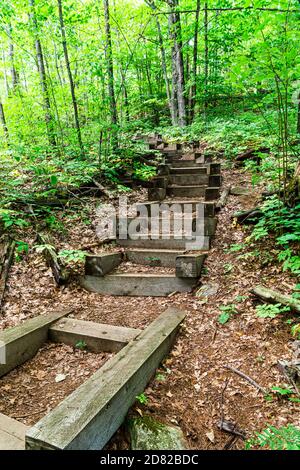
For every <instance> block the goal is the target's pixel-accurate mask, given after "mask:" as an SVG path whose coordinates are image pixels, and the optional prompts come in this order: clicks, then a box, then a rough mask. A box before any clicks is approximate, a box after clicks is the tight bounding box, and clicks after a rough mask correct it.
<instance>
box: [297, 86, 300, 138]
mask: <svg viewBox="0 0 300 470" xmlns="http://www.w3.org/2000/svg"><path fill="white" fill-rule="evenodd" d="M297 134H300V93H299V94H298V113H297Z"/></svg>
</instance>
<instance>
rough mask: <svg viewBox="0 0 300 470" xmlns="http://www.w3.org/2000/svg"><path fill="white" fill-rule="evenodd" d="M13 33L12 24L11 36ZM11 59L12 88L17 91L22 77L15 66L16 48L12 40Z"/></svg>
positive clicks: (10, 45) (10, 28)
mask: <svg viewBox="0 0 300 470" xmlns="http://www.w3.org/2000/svg"><path fill="white" fill-rule="evenodd" d="M11 34H12V27H11V25H10V26H9V35H10V36H11ZM9 59H10V71H11V82H12V88H13V90H14V91H15V89H16V88H17V86H18V85H19V81H20V77H19V74H18V71H17V69H16V67H15V48H14V45H13V42H12V40H11V42H10V43H9Z"/></svg>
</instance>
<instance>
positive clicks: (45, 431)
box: [26, 308, 185, 450]
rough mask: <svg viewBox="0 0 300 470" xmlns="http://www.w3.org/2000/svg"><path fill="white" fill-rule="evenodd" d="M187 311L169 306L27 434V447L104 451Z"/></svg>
mask: <svg viewBox="0 0 300 470" xmlns="http://www.w3.org/2000/svg"><path fill="white" fill-rule="evenodd" d="M184 317H185V313H184V312H182V311H180V310H178V309H176V308H169V309H168V310H167V311H165V312H164V313H163V314H162V315H160V316H159V317H158V318H157V319H156V320H155V321H154V322H153V323H151V325H150V326H149V327H147V328H146V329H145V330H144V331H143V332H142V333H141V334H140V335H139V336H138V337H137V338H136V339H135V340H133V341H131V342H130V343H129V344H128V345H127V346H125V348H123V349H122V350H121V351H120V352H119V353H118V354H117V355H116V356H115V357H113V358H112V359H110V360H109V361H107V362H106V364H104V366H103V367H102V368H101V369H99V371H98V372H96V373H95V374H94V375H93V376H92V377H91V378H90V379H89V380H87V381H86V382H85V383H84V384H83V385H81V386H80V387H79V388H78V389H77V390H75V392H73V393H72V394H71V395H70V396H69V397H67V398H66V399H65V400H64V401H63V402H62V403H61V404H60V405H58V406H57V407H56V408H55V409H54V410H53V411H52V412H50V413H49V414H48V415H46V416H45V417H44V418H43V419H41V420H40V421H39V422H38V423H36V424H35V425H34V426H33V427H32V428H31V429H30V430H29V431H27V433H26V448H27V449H33V450H41V449H68V450H99V449H102V448H103V447H104V445H105V444H106V443H107V442H108V441H109V439H110V438H111V436H112V435H113V434H114V433H115V432H116V431H117V429H118V428H119V427H120V426H121V424H122V423H123V421H124V418H125V416H126V413H127V411H128V409H129V408H130V406H131V405H132V404H133V403H134V402H135V400H136V396H137V395H139V394H140V393H141V392H143V390H144V389H145V387H146V385H147V383H148V382H149V380H150V378H151V377H152V376H153V374H154V372H155V370H156V368H157V367H158V366H159V364H160V362H161V361H162V360H163V358H164V357H165V356H166V354H168V352H169V350H170V348H171V346H172V343H173V341H174V339H175V336H176V333H177V331H178V328H179V326H180V323H181V322H182V321H183V319H184Z"/></svg>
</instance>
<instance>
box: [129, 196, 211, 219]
mask: <svg viewBox="0 0 300 470" xmlns="http://www.w3.org/2000/svg"><path fill="white" fill-rule="evenodd" d="M165 207H168V208H169V210H171V209H172V208H173V209H174V210H175V209H177V208H178V209H180V210H181V211H182V212H184V211H186V210H187V209H188V208H189V209H190V212H191V213H193V214H196V213H197V212H200V213H201V214H203V216H204V217H214V216H215V204H214V203H213V202H199V201H197V200H196V201H195V200H185V201H180V200H179V201H173V202H163V203H162V202H160V201H153V202H145V203H144V204H136V205H135V208H136V210H137V211H139V212H140V213H141V214H144V211H147V213H148V217H150V216H151V215H153V214H155V215H156V214H157V213H158V212H162V209H163V210H165V209H164V208H165Z"/></svg>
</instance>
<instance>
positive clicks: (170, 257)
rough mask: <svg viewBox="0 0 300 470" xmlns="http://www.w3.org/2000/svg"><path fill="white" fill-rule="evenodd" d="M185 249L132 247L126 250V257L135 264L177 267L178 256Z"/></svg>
mask: <svg viewBox="0 0 300 470" xmlns="http://www.w3.org/2000/svg"><path fill="white" fill-rule="evenodd" d="M184 253H185V250H155V249H153V250H146V249H138V248H132V249H128V250H126V252H125V256H126V259H127V260H128V261H130V262H131V263H134V264H142V265H145V266H162V267H166V268H173V267H175V261H176V258H177V256H180V255H183V254H184Z"/></svg>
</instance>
